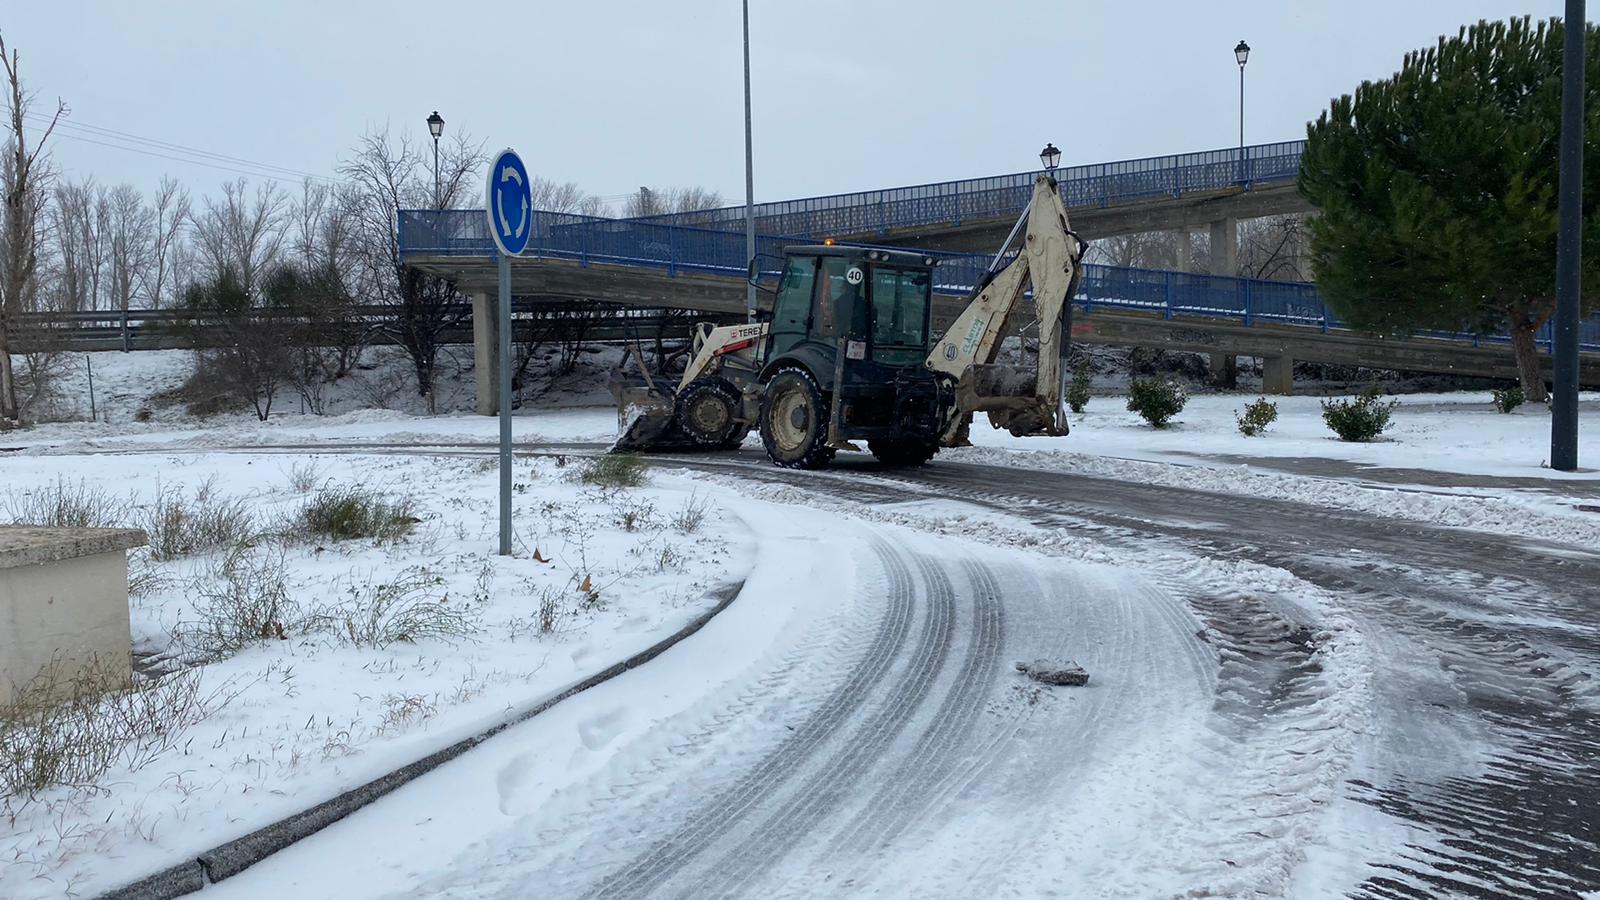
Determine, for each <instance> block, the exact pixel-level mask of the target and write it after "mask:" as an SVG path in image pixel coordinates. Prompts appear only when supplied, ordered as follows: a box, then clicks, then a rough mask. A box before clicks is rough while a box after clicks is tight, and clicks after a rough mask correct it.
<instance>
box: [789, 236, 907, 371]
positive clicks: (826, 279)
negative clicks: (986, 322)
mask: <svg viewBox="0 0 1600 900" xmlns="http://www.w3.org/2000/svg"><path fill="white" fill-rule="evenodd" d="M784 256H785V265H784V272H783V281H782V282H781V283H780V284H779V286H778V294H777V297H776V298H775V300H774V301H773V308H772V324H771V328H770V334H771V335H772V342H771V345H770V350H769V358H770V359H776V358H777V357H779V356H782V355H784V354H785V353H789V352H791V351H794V350H796V349H798V348H801V347H802V345H804V344H807V343H810V344H812V345H814V348H815V349H816V350H818V351H821V352H824V353H828V352H830V351H835V350H842V351H843V354H844V357H845V358H846V359H848V360H860V361H868V362H871V363H874V364H877V365H883V366H893V367H902V366H915V365H920V364H921V363H922V361H923V359H924V358H926V356H927V354H928V330H929V327H930V326H931V324H932V313H933V309H932V294H933V267H934V262H935V261H934V259H933V258H932V257H927V256H923V255H921V254H917V253H906V252H903V251H896V250H875V249H868V248H862V247H836V246H832V245H820V246H814V247H790V248H789V249H788V251H787V252H786V253H785V254H784Z"/></svg>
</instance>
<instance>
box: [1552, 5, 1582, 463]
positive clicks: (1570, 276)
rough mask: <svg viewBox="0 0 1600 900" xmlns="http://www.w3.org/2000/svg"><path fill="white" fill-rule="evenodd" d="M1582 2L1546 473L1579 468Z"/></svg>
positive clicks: (1566, 132) (1562, 202) (1565, 62)
mask: <svg viewBox="0 0 1600 900" xmlns="http://www.w3.org/2000/svg"><path fill="white" fill-rule="evenodd" d="M1583 6H1584V3H1583V0H1567V17H1566V19H1565V21H1564V24H1565V25H1566V38H1565V44H1564V46H1563V47H1562V52H1563V53H1562V66H1561V144H1560V147H1561V153H1560V159H1561V173H1560V180H1559V186H1558V187H1557V189H1556V196H1557V198H1558V200H1557V203H1558V208H1557V212H1556V222H1557V226H1556V314H1555V346H1554V347H1552V348H1551V349H1552V350H1553V351H1555V352H1554V355H1555V361H1554V362H1555V372H1554V375H1555V378H1554V387H1555V393H1554V395H1553V396H1552V397H1551V398H1550V413H1551V415H1550V468H1552V469H1556V470H1557V471H1561V472H1572V471H1575V470H1576V469H1577V468H1578V321H1579V315H1580V313H1579V309H1580V308H1581V307H1582V306H1583V296H1582V287H1583V277H1582V265H1583V95H1584V90H1583V40H1584V33H1585V31H1587V29H1586V28H1585V27H1584V25H1585V22H1586V21H1587V20H1586V19H1585V17H1584V10H1583Z"/></svg>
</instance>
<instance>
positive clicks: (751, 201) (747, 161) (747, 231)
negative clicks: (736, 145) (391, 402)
mask: <svg viewBox="0 0 1600 900" xmlns="http://www.w3.org/2000/svg"><path fill="white" fill-rule="evenodd" d="M752 160H753V154H752V152H751V146H750V0H744V255H745V265H749V264H750V263H753V262H755V259H756V175H755V167H754V165H753V162H752ZM744 305H745V313H746V315H747V316H748V317H749V320H750V321H751V322H754V321H755V320H756V286H755V282H753V281H752V282H749V283H747V284H746V285H745V286H744Z"/></svg>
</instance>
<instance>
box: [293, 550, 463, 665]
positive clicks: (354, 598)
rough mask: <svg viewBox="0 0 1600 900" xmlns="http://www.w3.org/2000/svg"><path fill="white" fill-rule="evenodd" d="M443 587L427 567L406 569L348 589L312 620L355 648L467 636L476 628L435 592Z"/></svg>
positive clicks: (438, 578) (446, 599)
mask: <svg viewBox="0 0 1600 900" xmlns="http://www.w3.org/2000/svg"><path fill="white" fill-rule="evenodd" d="M443 583H444V580H443V579H442V578H440V577H439V576H438V575H435V574H433V573H431V572H429V571H427V570H426V569H422V568H410V569H406V570H405V571H403V572H401V573H400V574H399V576H398V577H396V578H395V579H394V580H393V581H385V582H368V583H362V584H354V585H351V586H350V589H349V590H348V592H347V594H346V597H345V599H344V600H343V601H341V602H340V603H338V604H335V605H333V606H330V607H326V608H324V609H322V610H319V611H318V613H317V618H318V619H320V620H321V621H322V622H324V623H327V624H329V625H331V626H332V628H333V631H334V632H335V633H336V634H337V635H338V637H339V638H340V639H341V640H345V641H348V642H350V643H351V644H354V645H356V646H358V647H375V648H379V649H381V648H384V647H387V646H389V645H390V644H396V643H415V642H417V641H421V640H427V639H430V638H440V639H449V638H459V637H465V636H468V635H471V634H472V633H474V632H475V631H477V629H478V619H477V617H476V615H475V614H473V613H472V612H470V611H468V610H465V609H458V608H456V607H454V606H451V605H450V602H449V599H450V598H449V597H448V596H446V595H444V594H441V593H439V589H440V587H441V586H442V585H443Z"/></svg>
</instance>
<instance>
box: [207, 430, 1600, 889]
mask: <svg viewBox="0 0 1600 900" xmlns="http://www.w3.org/2000/svg"><path fill="white" fill-rule="evenodd" d="M268 449H269V448H262V447H256V448H254V452H264V451H266V450H268ZM305 449H310V448H305ZM382 449H383V448H380V447H377V446H374V445H372V444H365V445H363V446H362V448H361V452H367V453H372V452H382ZM391 449H392V451H393V452H400V453H425V454H426V453H438V452H442V453H448V454H473V453H487V452H489V451H488V450H487V448H470V447H456V448H440V449H432V450H430V449H426V448H420V447H416V446H410V447H395V448H391ZM296 452H302V449H301V448H297V449H296ZM315 452H341V451H340V449H339V448H333V447H322V448H320V449H318V450H316V451H315ZM997 459H998V457H997ZM1026 461H1027V457H1026V456H1023V455H1018V456H1017V457H1016V460H1015V462H1016V463H1018V465H1010V466H1008V465H995V464H992V462H991V461H990V460H987V459H986V460H985V461H984V462H981V463H975V462H962V461H957V460H954V459H945V460H940V461H937V462H936V463H934V464H933V465H930V466H927V467H925V468H923V469H919V470H914V471H913V470H888V469H882V468H880V467H877V466H875V465H873V464H870V463H866V464H862V463H856V462H854V461H853V459H852V458H842V459H841V462H840V465H839V466H838V468H836V469H835V470H833V471H829V472H816V473H806V472H791V471H786V470H780V469H776V468H774V467H772V466H771V465H770V464H768V463H766V461H765V460H764V458H762V457H761V456H760V455H759V453H757V452H751V451H745V452H742V453H729V454H710V455H705V456H681V457H674V456H663V457H656V458H655V462H656V463H657V464H658V465H660V466H662V467H665V468H681V469H682V470H683V471H685V472H687V473H689V474H694V475H697V477H702V478H705V479H707V480H708V481H709V482H711V483H712V484H714V485H716V486H717V487H718V488H719V489H726V490H728V491H730V492H738V493H741V494H743V495H745V497H744V498H743V499H742V500H740V501H739V502H738V503H737V508H738V509H739V514H740V516H741V518H743V519H745V520H747V521H748V522H749V523H750V527H751V529H752V533H753V535H754V536H756V537H757V539H758V545H759V550H758V558H757V560H756V565H755V568H754V571H753V572H752V574H751V576H750V579H749V580H748V581H747V582H746V587H745V590H744V593H743V594H742V595H741V596H740V598H739V600H737V601H736V602H735V603H734V604H733V605H732V606H731V607H730V608H729V609H728V610H727V611H726V612H724V613H723V614H722V615H721V616H719V617H718V618H717V619H715V620H713V621H712V623H711V624H710V625H708V626H707V627H706V628H705V629H704V630H703V631H702V632H701V633H699V634H697V635H695V636H694V637H693V638H691V639H690V640H688V641H686V642H685V643H683V644H681V645H679V646H678V647H675V648H674V649H673V650H671V651H669V652H667V653H666V654H664V655H663V656H661V657H659V658H658V659H656V660H655V661H653V662H651V663H650V664H649V665H647V666H645V667H642V668H640V669H637V670H633V671H631V672H629V673H627V674H626V675H624V676H622V677H620V678H617V679H615V680H614V681H612V682H609V683H607V684H606V685H603V686H601V687H599V688H597V689H595V690H594V691H592V692H590V693H588V694H585V695H583V696H582V697H580V698H578V699H576V700H574V701H572V702H569V703H566V704H562V705H561V706H558V707H556V708H555V709H553V710H551V711H550V712H549V713H547V714H546V715H544V716H542V717H540V718H538V719H535V720H533V721H531V722H527V723H524V724H523V725H520V726H517V727H516V728H514V729H512V730H510V731H507V732H506V733H505V734H503V735H501V736H499V737H497V738H496V739H494V740H492V741H490V742H488V743H486V744H484V745H483V746H481V747H480V748H478V749H477V750H475V751H473V752H472V753H471V754H468V755H467V756H465V757H462V758H460V759H458V760H456V761H455V762H453V763H450V764H448V765H447V766H445V767H444V768H441V769H440V770H438V771H437V772H435V773H433V774H431V775H429V776H427V777H425V778H423V779H421V780H419V781H417V782H414V783H413V784H411V785H409V786H408V787H406V788H404V789H402V790H400V791H398V792H396V793H395V794H393V795H391V796H389V797H387V798H384V799H383V800H380V801H378V802H377V803H375V804H373V805H372V806H370V807H368V808H366V809H364V810H362V811H361V812H359V813H357V814H356V815H354V816H352V817H350V818H349V819H347V820H345V821H344V822H341V823H339V824H337V825H335V826H333V827H332V828H329V829H328V830H326V831H324V832H322V833H321V834H318V835H317V836H315V837H313V838H311V839H309V840H306V841H304V842H302V843H301V844H299V845H296V846H294V847H292V848H290V849H288V850H286V851H284V852H282V853H280V854H278V855H276V856H274V857H271V858H269V859H268V860H266V861H265V862H263V863H261V864H259V865H257V866H256V867H254V868H252V869H249V870H247V871H246V872H245V873H243V874H242V875H239V876H236V877H234V878H232V879H229V880H227V881H224V882H221V883H219V884H217V885H214V886H212V887H210V888H207V890H206V893H207V894H208V895H211V896H215V897H218V898H228V897H237V898H265V897H282V896H298V897H302V898H314V897H340V898H353V897H431V896H453V897H463V898H465V897H524V896H540V897H630V896H631V897H657V896H681V897H697V898H698V897H719V896H721V897H737V896H762V897H771V896H781V897H809V896H882V897H902V896H904V897H911V896H936V897H970V896H985V897H988V896H1005V897H1035V896H1074V897H1075V896H1125V897H1149V896H1177V895H1184V896H1287V897H1335V896H1355V897H1417V896H1440V895H1445V896H1468V897H1552V898H1553V897H1573V896H1586V895H1587V893H1586V892H1592V891H1596V890H1600V851H1597V847H1600V804H1597V802H1596V798H1597V797H1600V679H1597V677H1596V676H1597V675H1600V624H1597V623H1600V553H1597V552H1596V551H1595V550H1594V549H1592V548H1591V547H1587V546H1583V545H1582V544H1559V543H1555V542H1552V541H1550V540H1548V539H1539V538H1535V537H1529V536H1515V535H1507V534H1495V533H1489V532H1485V531H1473V530H1467V529H1460V528H1445V527H1439V526H1437V525H1429V524H1426V523H1422V522H1418V521H1415V520H1413V519H1403V518H1389V517H1386V516H1384V515H1382V514H1380V513H1378V512H1375V511H1372V510H1366V509H1361V508H1343V509H1337V508H1329V507H1322V506H1317V505H1315V504H1308V503H1304V502H1295V501H1294V500H1292V499H1284V498H1280V497H1274V496H1251V495H1229V494H1221V493H1216V492H1208V491H1200V490H1193V489H1189V488H1185V487H1182V486H1177V485H1174V484H1172V483H1170V482H1167V483H1161V482H1159V481H1154V480H1149V481H1142V480H1137V479H1128V478H1117V477H1108V475H1107V474H1104V473H1098V472H1096V473H1088V474H1085V473H1080V472H1072V471H1062V470H1046V469H1030V468H1022V467H1021V464H1024V463H1025V462H1026ZM1141 465H1147V464H1141ZM1141 471H1142V470H1141ZM1034 656H1068V657H1072V658H1076V659H1077V660H1078V661H1079V662H1080V663H1082V664H1083V665H1084V666H1085V667H1086V668H1088V670H1089V671H1090V672H1091V673H1092V675H1093V680H1092V681H1091V683H1090V686H1089V687H1087V688H1081V689H1046V688H1040V687H1037V686H1035V685H1033V684H1032V683H1031V682H1026V681H1024V680H1023V679H1022V678H1021V677H1020V676H1018V675H1017V674H1016V673H1015V672H1013V671H1011V668H1010V663H1011V661H1012V660H1014V659H1026V658H1032V657H1034Z"/></svg>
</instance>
